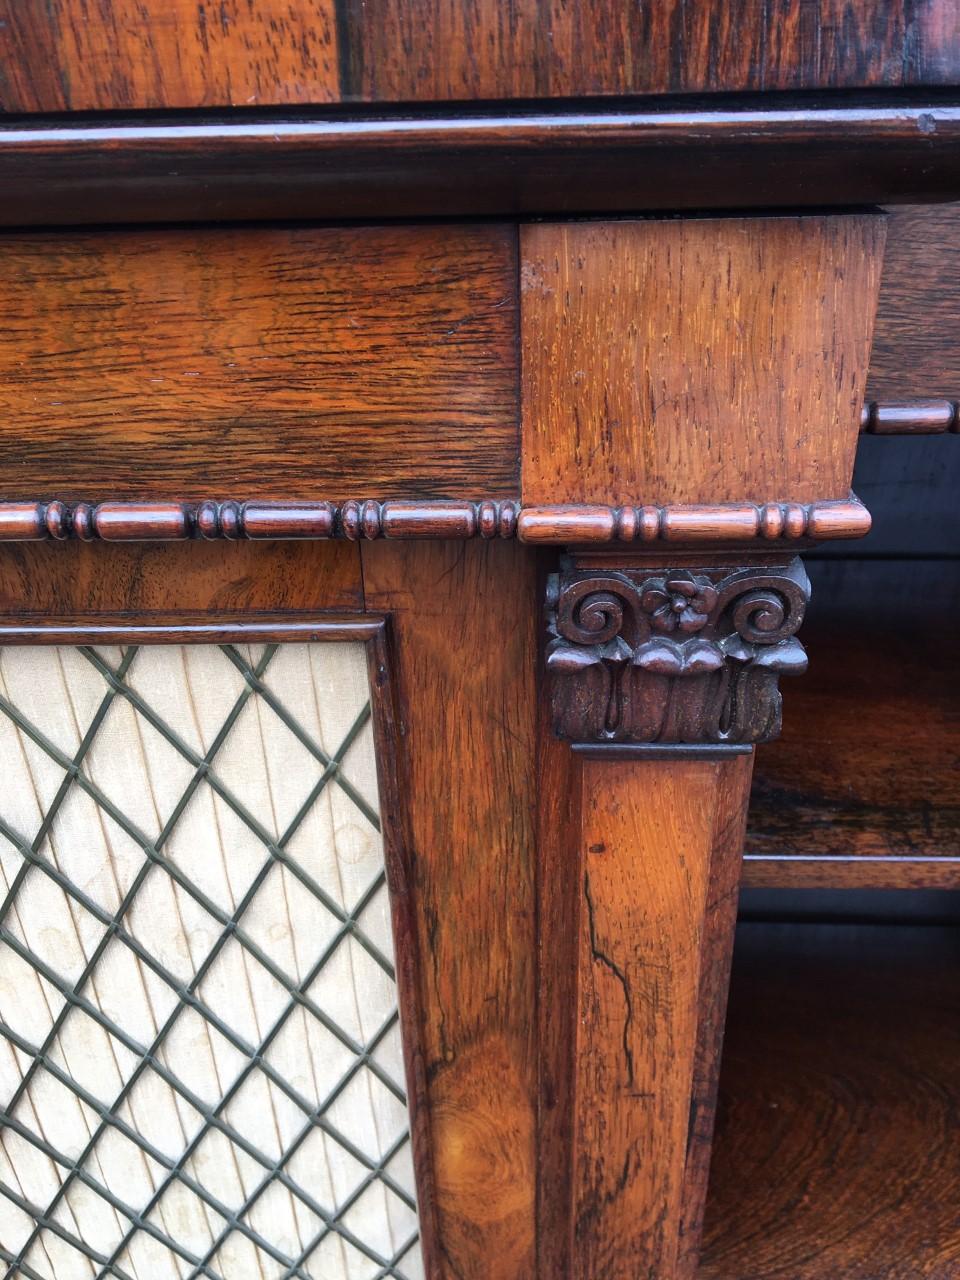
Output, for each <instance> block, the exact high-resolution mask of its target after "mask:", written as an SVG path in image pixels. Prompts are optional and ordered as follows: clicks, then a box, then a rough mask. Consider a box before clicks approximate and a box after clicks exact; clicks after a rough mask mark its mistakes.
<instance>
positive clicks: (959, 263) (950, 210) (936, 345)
mask: <svg viewBox="0 0 960 1280" xmlns="http://www.w3.org/2000/svg"><path fill="white" fill-rule="evenodd" d="M958 274H960V206H957V205H951V206H947V207H944V208H923V207H916V208H905V209H895V210H892V211H891V213H890V216H889V231H888V235H887V252H886V255H885V258H884V269H883V279H882V280H881V282H880V302H879V306H878V308H877V324H876V330H875V333H874V342H873V352H872V355H871V357H870V372H869V376H868V378H867V398H868V399H870V400H895V401H896V400H905V399H908V398H914V397H916V398H917V399H924V400H928V399H935V398H938V397H943V398H945V399H948V400H958V399H960V311H958V309H957V294H956V289H955V288H954V283H953V282H954V281H955V280H956V278H957V276H958Z"/></svg>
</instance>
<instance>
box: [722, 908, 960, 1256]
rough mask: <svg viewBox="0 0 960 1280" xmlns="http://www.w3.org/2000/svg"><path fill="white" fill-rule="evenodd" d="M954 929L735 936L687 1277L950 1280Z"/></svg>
mask: <svg viewBox="0 0 960 1280" xmlns="http://www.w3.org/2000/svg"><path fill="white" fill-rule="evenodd" d="M958 1064H960V930H958V929H950V928H942V927H934V926H924V927H917V926H909V927H908V926H879V925H862V926H848V925H843V926H841V925H819V924H817V925H810V924H804V925H770V924H742V925H741V926H740V927H739V930H738V934H737V944H736V950H735V953H734V976H733V983H732V987H731V1002H730V1013H729V1018H728V1022H727V1035H726V1044H725V1048H724V1058H723V1069H722V1074H721V1084H720V1105H719V1111H718V1121H717V1135H716V1142H715V1147H714V1157H713V1167H712V1173H711V1185H710V1197H709V1203H708V1207H707V1220H706V1230H705V1237H704V1253H703V1262H702V1265H701V1269H700V1273H699V1280H920V1278H921V1277H922V1278H923V1280H957V1278H958V1277H960V1141H958V1139H957V1124H958V1120H957V1117H958V1115H960V1071H958Z"/></svg>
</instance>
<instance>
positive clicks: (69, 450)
mask: <svg viewBox="0 0 960 1280" xmlns="http://www.w3.org/2000/svg"><path fill="white" fill-rule="evenodd" d="M515 239H516V233H515V231H514V229H513V228H512V227H504V226H495V225H490V226H478V227H458V228H455V227H419V228H418V227H403V228H396V229H393V230H391V229H387V228H376V227H364V228H355V229H350V230H338V229H333V228H326V229H324V228H279V227H278V228H272V229H266V228H261V229H256V230H229V229H225V230H213V229H197V230H189V231H188V230H176V231H165V232H163V233H153V232H135V231H119V232H91V233H87V234H78V233H73V234H66V235H62V236H51V235H49V234H46V235H45V234H22V235H10V236H4V237H0V298H2V301H3V309H4V316H5V320H4V326H3V334H2V335H0V476H2V480H0V485H2V488H3V490H4V492H3V493H2V494H0V496H16V495H18V494H21V493H23V492H24V490H25V489H33V490H35V491H36V492H37V493H38V494H40V495H41V496H43V495H44V494H45V495H46V496H49V497H57V498H62V499H67V500H69V499H72V498H78V499H88V498H90V497H91V496H93V497H95V498H96V499H100V498H125V499H132V498H138V497H149V498H151V499H156V498H166V497H170V498H176V499H177V500H183V499H190V498H195V499H204V498H230V497H233V496H234V495H236V494H237V493H238V491H242V496H243V497H244V498H262V499H286V498H289V497H291V496H293V497H297V498H300V499H311V498H322V499H325V500H334V501H336V500H337V499H345V498H350V497H353V496H355V494H356V493H357V492H358V491H359V493H360V494H361V496H362V495H364V494H370V495H371V496H374V495H375V496H377V497H378V498H387V497H392V496H401V495H403V494H404V493H405V492H409V490H410V488H411V486H413V487H414V488H415V491H416V492H417V494H418V496H421V497H455V496H458V495H459V494H461V493H462V492H463V490H464V488H465V487H469V489H470V491H471V496H472V495H473V494H474V493H478V494H479V495H480V496H487V497H490V498H498V497H512V496H514V494H515V492H516V488H517V479H516V469H517V464H516V456H517V408H516V383H517V364H516V361H517V357H516V343H515V326H516V313H515V297H516V280H515V261H516V256H515Z"/></svg>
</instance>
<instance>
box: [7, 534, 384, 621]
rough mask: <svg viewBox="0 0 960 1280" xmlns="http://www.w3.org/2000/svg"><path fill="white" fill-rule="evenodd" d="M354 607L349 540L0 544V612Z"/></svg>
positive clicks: (359, 604) (356, 568)
mask: <svg viewBox="0 0 960 1280" xmlns="http://www.w3.org/2000/svg"><path fill="white" fill-rule="evenodd" d="M362 608H363V589H362V585H361V581H360V551H359V548H358V547H357V545H356V544H355V543H347V542H324V543H316V542H311V543H302V542H301V543H295V542H273V543H250V542H234V543H227V544H224V543H222V542H221V543H201V542H170V543H164V544H162V545H157V546H145V545H143V544H139V543H125V544H114V545H112V546H108V545H106V544H103V543H71V544H69V545H66V546H64V545H58V544H55V543H49V542H47V543H36V542H35V543H22V544H19V545H17V546H5V547H0V615H5V616H6V618H7V619H10V618H12V617H13V616H14V615H22V614H26V615H30V614H35V615H36V614H39V615H45V616H47V617H52V618H57V617H68V618H69V617H74V616H78V615H83V614H88V615H89V614H95V613H106V614H117V613H120V614H127V615H128V616H130V617H134V618H135V617H140V618H143V617H144V616H149V615H156V614H158V613H159V614H171V615H172V614H174V613H176V612H177V611H182V612H187V613H194V612H200V613H203V612H210V613H216V612H220V613H223V612H225V611H230V610H236V611H237V612H238V613H241V612H242V613H252V614H256V613H264V612H277V611H280V610H291V611H293V612H294V613H296V612H298V611H300V612H303V611H316V610H322V609H330V610H343V611H350V610H359V609H362Z"/></svg>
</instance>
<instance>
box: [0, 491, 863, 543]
mask: <svg viewBox="0 0 960 1280" xmlns="http://www.w3.org/2000/svg"><path fill="white" fill-rule="evenodd" d="M869 529H870V513H869V511H867V509H866V507H865V506H864V505H863V503H861V502H860V501H859V500H858V499H857V498H856V496H855V495H854V494H851V495H850V497H849V498H848V499H847V500H846V501H843V502H809V503H793V502H785V503H781V502H767V503H761V504H751V503H728V504H718V505H716V506H707V505H691V506H683V505H679V504H677V505H673V506H666V507H654V506H641V507H632V506H627V507H613V506H599V505H587V504H583V505H579V506H577V505H569V506H559V505H558V506H554V507H550V506H543V507H521V506H520V503H519V501H518V500H517V501H505V502H501V501H495V500H493V499H485V500H483V501H480V502H445V501H436V502H403V501H395V502H394V501H388V502H378V501H376V500H374V499H366V500H363V501H356V500H350V501H347V502H344V503H333V502H286V503H260V502H219V503H218V502H213V501H207V502H201V503H180V502H155V503H149V502H101V503H99V504H97V505H93V504H91V503H87V502H79V503H74V504H68V503H65V502H60V501H59V500H54V501H52V502H0V543H2V542H37V541H44V540H46V539H53V540H55V541H67V540H71V539H72V540H79V541H82V542H92V541H102V542H178V541H184V540H186V539H189V538H202V539H218V538H223V539H227V540H231V541H232V540H239V539H243V540H252V541H260V540H265V541H266V540H274V539H280V540H286V539H328V538H346V539H348V540H350V541H353V542H356V541H359V540H361V539H364V540H373V539H376V538H391V539H429V538H435V539H455V540H460V539H465V538H483V539H490V538H514V537H516V538H518V539H519V540H520V541H521V542H529V543H534V544H541V545H545V546H562V545H565V544H567V543H577V544H590V543H658V542H672V543H697V544H699V543H710V544H717V543H722V544H725V543H731V542H733V543H738V544H739V543H742V542H751V541H760V542H763V543H777V542H783V541H789V542H796V541H798V540H801V539H807V540H811V541H820V540H829V539H833V538H860V537H863V535H864V534H866V533H867V532H869Z"/></svg>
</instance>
